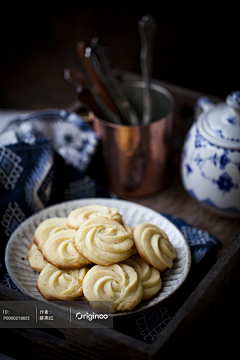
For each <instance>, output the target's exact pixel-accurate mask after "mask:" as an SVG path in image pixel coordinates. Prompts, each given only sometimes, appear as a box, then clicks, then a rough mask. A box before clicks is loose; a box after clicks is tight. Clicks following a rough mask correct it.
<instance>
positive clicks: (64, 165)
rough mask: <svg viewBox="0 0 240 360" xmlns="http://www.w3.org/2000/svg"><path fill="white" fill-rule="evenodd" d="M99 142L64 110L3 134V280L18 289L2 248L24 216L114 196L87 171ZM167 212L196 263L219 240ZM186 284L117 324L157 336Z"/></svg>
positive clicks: (147, 337)
mask: <svg viewBox="0 0 240 360" xmlns="http://www.w3.org/2000/svg"><path fill="white" fill-rule="evenodd" d="M97 146H98V138H97V137H96V135H95V133H94V132H93V130H92V129H91V127H90V126H89V125H87V124H86V123H85V122H84V121H83V120H82V119H81V117H80V116H78V115H76V114H75V113H69V112H67V111H65V110H46V111H39V112H34V113H31V114H30V115H27V116H21V117H19V118H18V119H16V120H14V121H13V122H11V123H10V124H9V125H8V126H7V127H6V129H4V131H3V132H2V133H1V134H0V199H1V207H0V231H1V240H0V283H1V284H3V285H6V286H8V287H10V288H13V289H16V286H15V285H14V283H13V282H12V281H11V279H10V277H9V275H8V274H7V272H6V268H5V265H4V253H5V247H6V244H7V241H8V239H9V237H10V236H11V234H12V233H13V232H14V230H15V229H16V228H17V226H18V225H19V224H20V223H21V222H22V221H23V220H24V219H26V218H28V217H29V216H30V215H32V214H33V213H35V212H36V211H38V210H41V209H43V208H44V207H46V206H49V205H52V204H55V203H58V202H62V201H69V200H73V199H79V198H89V197H103V198H104V197H105V198H107V197H108V198H109V197H116V196H115V195H114V194H111V193H109V192H108V191H106V190H105V189H104V188H103V187H101V186H99V185H98V183H96V181H95V180H93V179H92V178H91V177H90V176H89V175H87V174H86V172H85V171H86V169H87V168H88V166H89V164H90V163H91V160H92V157H93V155H94V154H95V152H96V151H97ZM165 216H166V217H167V218H168V219H169V220H170V221H172V222H173V223H174V224H175V225H176V226H177V227H178V228H179V229H180V231H181V232H182V234H183V235H184V237H185V238H186V239H187V241H188V243H189V245H190V248H191V252H192V269H194V268H195V267H197V266H198V264H199V263H201V260H202V259H203V257H204V256H205V255H206V254H208V253H209V252H210V251H211V250H213V249H216V248H217V247H218V246H219V245H220V242H219V241H218V239H216V238H215V237H214V236H212V235H210V234H209V233H207V232H206V231H202V230H201V229H196V228H194V227H192V226H191V225H189V224H187V223H186V222H185V221H183V220H182V219H180V218H179V217H177V216H173V215H167V214H165ZM191 271H194V270H191ZM190 273H191V272H190ZM182 288H183V287H181V288H180V289H179V290H178V291H177V292H176V293H175V294H174V295H172V296H171V297H170V298H169V299H167V300H165V301H164V302H163V303H161V304H160V305H159V306H156V307H154V308H152V309H150V310H147V311H144V312H142V313H140V314H138V315H135V316H128V317H127V320H126V318H123V319H116V321H114V328H115V329H117V330H119V331H122V332H125V333H127V334H129V335H132V336H134V337H136V338H139V339H141V340H143V341H146V342H149V343H151V342H153V341H154V340H155V339H156V338H157V336H158V335H159V334H160V333H161V331H162V330H163V329H164V328H165V326H166V325H167V324H168V322H169V321H170V320H171V318H172V316H173V315H174V313H175V312H176V311H177V309H178V308H179V306H180V305H181V302H182V298H184V296H183V295H182ZM16 290H17V289H16ZM186 296H187V295H186V294H185V297H186ZM126 321H127V323H128V326H126Z"/></svg>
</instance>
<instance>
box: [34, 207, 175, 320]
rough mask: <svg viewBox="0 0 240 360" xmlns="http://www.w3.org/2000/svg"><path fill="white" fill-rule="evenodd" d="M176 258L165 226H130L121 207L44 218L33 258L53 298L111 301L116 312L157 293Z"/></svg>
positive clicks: (46, 293)
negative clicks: (166, 272)
mask: <svg viewBox="0 0 240 360" xmlns="http://www.w3.org/2000/svg"><path fill="white" fill-rule="evenodd" d="M175 257H176V251H175V249H174V247H173V245H172V244H171V242H170V241H169V239H168V236H167V234H166V233H165V232H164V231H163V230H161V229H160V228H158V227H157V226H155V225H153V224H150V223H141V224H139V225H137V226H136V227H134V228H132V227H130V226H127V225H126V224H124V220H123V218H122V216H121V214H120V213H119V211H118V209H117V208H111V207H107V206H101V205H89V206H83V207H81V208H77V209H75V210H73V211H71V213H70V214H69V215H68V217H66V218H58V217H53V218H48V219H46V220H44V221H43V222H42V223H40V224H39V226H38V227H37V228H36V230H35V232H34V237H33V243H32V244H31V246H30V249H29V253H28V256H27V258H28V261H29V264H30V266H31V267H32V268H33V269H34V270H36V271H38V272H40V274H39V277H38V280H37V284H36V286H37V289H38V291H39V292H40V293H41V294H42V295H43V296H44V297H45V298H46V299H47V300H56V301H57V300H66V301H67V300H68V301H70V300H79V299H81V298H83V299H86V300H88V301H89V302H90V304H93V303H92V302H96V303H97V302H102V301H105V302H106V301H111V302H112V303H113V312H114V313H115V312H118V311H130V310H133V309H134V308H135V307H136V306H137V305H138V304H139V303H140V302H141V301H145V300H148V299H150V298H151V297H153V296H154V295H156V294H157V292H158V291H159V290H160V289H161V287H162V280H161V275H160V273H161V272H162V271H164V270H165V269H166V268H171V267H172V266H173V260H174V258H175ZM96 303H95V304H96ZM92 306H93V305H92ZM93 307H94V306H93ZM95 308H96V305H95Z"/></svg>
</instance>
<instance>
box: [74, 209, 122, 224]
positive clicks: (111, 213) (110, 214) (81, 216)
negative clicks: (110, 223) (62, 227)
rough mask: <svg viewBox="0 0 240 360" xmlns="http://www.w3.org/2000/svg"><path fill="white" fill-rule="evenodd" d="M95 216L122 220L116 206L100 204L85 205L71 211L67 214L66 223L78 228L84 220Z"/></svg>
mask: <svg viewBox="0 0 240 360" xmlns="http://www.w3.org/2000/svg"><path fill="white" fill-rule="evenodd" d="M96 216H105V217H107V218H108V219H112V220H116V221H118V222H120V223H122V222H123V220H122V216H121V215H120V214H119V212H118V209H116V208H110V207H108V206H102V205H87V206H83V207H81V208H77V209H75V210H73V211H71V213H70V214H69V215H68V218H67V223H68V226H69V227H71V228H73V229H78V228H79V227H80V226H81V225H82V224H83V223H84V222H85V221H87V220H89V219H92V218H94V217H96Z"/></svg>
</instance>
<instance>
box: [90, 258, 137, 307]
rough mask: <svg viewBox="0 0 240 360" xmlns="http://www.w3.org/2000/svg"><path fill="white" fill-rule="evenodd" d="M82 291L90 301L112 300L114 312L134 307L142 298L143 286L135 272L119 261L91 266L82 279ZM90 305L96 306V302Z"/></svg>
mask: <svg viewBox="0 0 240 360" xmlns="http://www.w3.org/2000/svg"><path fill="white" fill-rule="evenodd" d="M83 292H84V296H85V298H86V299H87V300H88V301H90V303H91V302H94V301H99V302H101V301H112V302H113V312H114V313H115V312H117V311H129V310H132V309H134V308H135V307H136V306H137V305H138V304H139V303H140V301H141V300H142V296H143V287H142V283H141V281H140V280H139V277H138V274H137V272H136V271H135V270H134V269H133V268H132V267H131V266H129V265H126V264H123V263H119V264H113V265H109V266H101V265H95V266H93V267H92V268H91V269H90V270H89V271H88V273H87V275H86V276H85V278H84V280H83ZM91 305H92V307H93V308H95V309H97V308H98V303H91ZM99 306H101V304H99Z"/></svg>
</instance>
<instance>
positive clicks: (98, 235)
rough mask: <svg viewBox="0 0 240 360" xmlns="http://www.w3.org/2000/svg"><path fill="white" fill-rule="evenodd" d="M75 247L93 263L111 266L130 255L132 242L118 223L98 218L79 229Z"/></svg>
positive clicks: (86, 222) (85, 223)
mask: <svg viewBox="0 0 240 360" xmlns="http://www.w3.org/2000/svg"><path fill="white" fill-rule="evenodd" d="M75 247H76V249H77V250H78V251H79V252H80V254H82V256H84V257H86V258H87V259H89V260H91V261H92V262H93V263H95V264H98V265H111V264H114V263H118V262H120V261H123V260H125V259H127V258H128V257H130V256H131V255H132V247H133V240H132V239H131V236H130V234H129V232H128V231H127V230H126V229H125V227H124V226H123V225H121V224H120V223H119V222H117V221H115V220H112V219H108V218H106V217H103V216H99V217H95V218H93V219H90V220H87V221H85V222H84V223H83V224H82V225H81V226H80V227H79V229H78V230H77V233H76V236H75Z"/></svg>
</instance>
